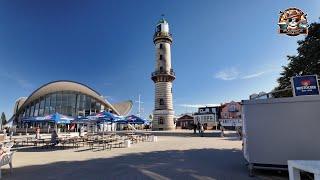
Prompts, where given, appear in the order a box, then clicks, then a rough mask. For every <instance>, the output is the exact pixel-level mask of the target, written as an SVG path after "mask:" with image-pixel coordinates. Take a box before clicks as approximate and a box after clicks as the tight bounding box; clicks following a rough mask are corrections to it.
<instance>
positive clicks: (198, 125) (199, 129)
mask: <svg viewBox="0 0 320 180" xmlns="http://www.w3.org/2000/svg"><path fill="white" fill-rule="evenodd" d="M200 126H201V124H200V122H198V124H197V129H198V131H199V134H200V133H201V127H200Z"/></svg>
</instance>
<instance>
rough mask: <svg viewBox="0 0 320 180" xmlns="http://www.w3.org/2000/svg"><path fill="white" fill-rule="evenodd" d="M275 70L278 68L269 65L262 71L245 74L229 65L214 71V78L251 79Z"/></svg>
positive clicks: (228, 79)
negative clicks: (216, 71)
mask: <svg viewBox="0 0 320 180" xmlns="http://www.w3.org/2000/svg"><path fill="white" fill-rule="evenodd" d="M275 71H279V68H273V67H270V68H267V69H266V70H264V71H260V72H256V73H253V74H247V75H245V74H243V73H241V72H240V71H239V70H238V69H237V68H235V67H231V68H227V69H224V70H221V71H219V72H218V73H216V74H215V78H217V79H221V80H225V81H230V80H236V79H252V78H256V77H259V76H262V75H265V74H267V73H271V72H275Z"/></svg>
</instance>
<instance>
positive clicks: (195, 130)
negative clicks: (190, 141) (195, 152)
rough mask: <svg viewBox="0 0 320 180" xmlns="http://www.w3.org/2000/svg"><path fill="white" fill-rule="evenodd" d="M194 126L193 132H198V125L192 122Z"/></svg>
mask: <svg viewBox="0 0 320 180" xmlns="http://www.w3.org/2000/svg"><path fill="white" fill-rule="evenodd" d="M192 126H193V134H197V125H196V124H192Z"/></svg>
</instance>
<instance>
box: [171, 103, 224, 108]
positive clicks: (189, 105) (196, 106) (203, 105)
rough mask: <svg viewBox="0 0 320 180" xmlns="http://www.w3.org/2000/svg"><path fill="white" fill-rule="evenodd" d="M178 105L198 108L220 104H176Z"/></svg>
mask: <svg viewBox="0 0 320 180" xmlns="http://www.w3.org/2000/svg"><path fill="white" fill-rule="evenodd" d="M177 106H180V107H188V108H199V107H205V106H220V104H177Z"/></svg>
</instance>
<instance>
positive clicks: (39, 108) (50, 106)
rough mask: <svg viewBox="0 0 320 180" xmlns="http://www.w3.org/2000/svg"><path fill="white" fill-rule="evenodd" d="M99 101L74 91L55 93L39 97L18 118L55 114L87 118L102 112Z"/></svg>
mask: <svg viewBox="0 0 320 180" xmlns="http://www.w3.org/2000/svg"><path fill="white" fill-rule="evenodd" d="M102 104H103V103H101V102H100V101H99V100H97V99H95V98H93V97H91V96H88V95H85V94H83V93H81V92H75V91H57V92H54V93H50V94H46V95H45V96H43V97H40V98H38V99H36V100H34V101H32V102H31V103H29V104H28V105H27V106H25V107H24V108H23V109H21V110H19V115H18V117H20V118H22V117H35V116H46V115H49V114H53V113H55V112H57V113H60V114H63V115H67V116H73V117H76V116H88V115H90V114H93V113H98V112H100V111H101V110H104V106H103V105H102Z"/></svg>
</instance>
